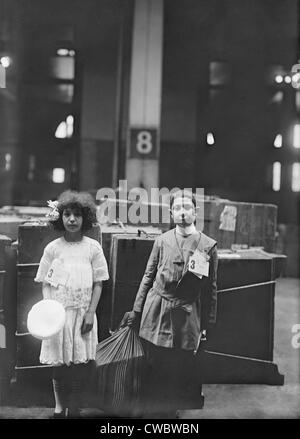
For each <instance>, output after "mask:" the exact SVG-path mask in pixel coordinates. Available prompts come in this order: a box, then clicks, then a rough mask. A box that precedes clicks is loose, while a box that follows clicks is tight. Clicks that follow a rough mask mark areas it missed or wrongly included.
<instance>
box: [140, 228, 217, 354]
mask: <svg viewBox="0 0 300 439" xmlns="http://www.w3.org/2000/svg"><path fill="white" fill-rule="evenodd" d="M187 239H188V242H187V243H188V246H187V249H186V251H185V253H183V252H182V251H181V250H180V248H179V246H178V241H177V240H176V234H175V229H172V230H169V231H168V232H166V233H164V234H162V235H160V236H159V237H158V238H157V239H156V240H155V242H154V245H153V249H152V252H151V255H150V257H149V260H148V263H147V267H146V270H145V273H144V276H143V279H142V281H141V284H140V287H139V290H138V292H137V296H136V299H135V302H134V307H133V309H134V311H136V312H139V313H142V316H141V324H140V336H141V337H142V338H143V339H145V340H148V341H150V342H151V343H153V344H155V345H157V346H162V347H166V348H177V347H178V348H182V349H188V350H195V349H196V347H197V344H198V340H199V336H200V335H201V329H206V328H207V326H208V325H210V324H213V323H215V321H216V313H217V265H218V259H217V243H216V241H214V240H213V239H211V238H209V237H208V236H206V235H205V234H204V233H200V232H198V233H196V234H193V235H190V236H189V237H188V238H187ZM196 248H198V249H199V250H200V252H204V253H206V254H207V257H208V260H209V276H208V277H204V276H203V278H202V279H199V278H198V277H196V276H195V275H194V274H191V273H188V272H187V262H188V259H189V257H190V256H191V255H192V254H193V253H194V251H195V250H196ZM184 274H186V275H187V277H183V278H182V276H183V275H184ZM189 275H190V276H189ZM181 279H182V280H184V279H187V280H186V281H185V282H184V284H183V285H185V289H184V290H183V289H182V288H179V285H180V282H179V281H181Z"/></svg>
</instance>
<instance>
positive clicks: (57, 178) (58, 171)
mask: <svg viewBox="0 0 300 439" xmlns="http://www.w3.org/2000/svg"><path fill="white" fill-rule="evenodd" d="M52 181H53V183H63V182H64V181H65V170H64V168H54V169H53V171H52Z"/></svg>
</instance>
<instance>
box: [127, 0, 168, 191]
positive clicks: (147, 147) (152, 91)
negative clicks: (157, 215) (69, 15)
mask: <svg viewBox="0 0 300 439" xmlns="http://www.w3.org/2000/svg"><path fill="white" fill-rule="evenodd" d="M162 46H163V0H135V8H134V24H133V41H132V60H131V77H130V100H129V127H128V141H127V156H126V179H127V181H128V188H129V189H130V188H132V187H144V188H145V189H147V190H149V189H150V188H151V187H158V184H159V181H158V180H159V131H160V116H161V83H162Z"/></svg>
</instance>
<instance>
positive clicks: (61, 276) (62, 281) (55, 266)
mask: <svg viewBox="0 0 300 439" xmlns="http://www.w3.org/2000/svg"><path fill="white" fill-rule="evenodd" d="M68 278H69V273H68V272H67V270H64V269H63V268H62V266H61V261H60V260H59V259H54V261H53V262H52V264H51V267H50V268H49V270H48V273H47V275H46V278H45V281H46V282H48V283H49V284H51V285H53V286H58V285H63V286H64V285H66V283H67V280H68Z"/></svg>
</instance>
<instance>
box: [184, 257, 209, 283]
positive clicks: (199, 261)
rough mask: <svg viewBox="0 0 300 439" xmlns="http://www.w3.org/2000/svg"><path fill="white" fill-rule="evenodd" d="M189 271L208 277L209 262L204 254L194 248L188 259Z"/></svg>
mask: <svg viewBox="0 0 300 439" xmlns="http://www.w3.org/2000/svg"><path fill="white" fill-rule="evenodd" d="M188 269H189V271H191V272H192V273H194V274H196V276H199V277H202V276H206V277H208V271H209V263H208V262H207V260H206V255H205V254H203V253H201V252H200V251H199V250H196V251H195V253H194V254H193V255H192V256H191V257H190V260H189V268H188Z"/></svg>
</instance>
